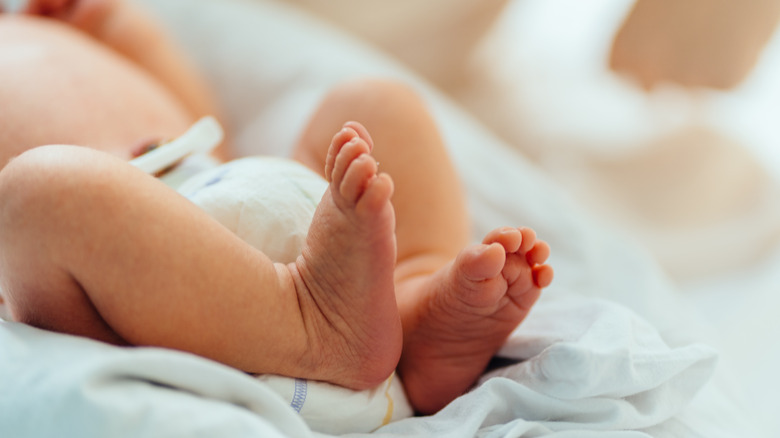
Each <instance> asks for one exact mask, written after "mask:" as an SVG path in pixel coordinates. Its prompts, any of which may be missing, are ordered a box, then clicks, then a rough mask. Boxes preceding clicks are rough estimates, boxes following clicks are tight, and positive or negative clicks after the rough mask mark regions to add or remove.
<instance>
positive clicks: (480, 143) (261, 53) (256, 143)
mask: <svg viewBox="0 0 780 438" xmlns="http://www.w3.org/2000/svg"><path fill="white" fill-rule="evenodd" d="M145 3H147V4H148V5H149V6H152V7H153V8H155V9H156V10H157V11H158V12H159V13H160V14H161V17H163V18H164V20H165V21H166V22H167V23H168V25H170V26H171V27H172V28H173V29H174V31H175V32H176V34H177V35H178V37H179V38H180V39H181V41H182V42H183V43H184V45H185V47H187V48H189V49H190V50H191V53H192V54H193V56H194V57H195V60H196V62H197V63H198V64H199V65H200V66H202V67H203V68H204V71H205V72H206V73H207V76H208V78H209V80H211V81H212V82H213V83H214V85H215V87H216V88H217V90H218V91H219V93H220V95H219V97H220V99H221V100H222V103H223V104H224V105H225V107H226V109H227V116H228V117H227V120H226V124H227V125H228V128H229V129H231V130H232V132H233V134H234V137H233V139H234V141H235V142H236V145H237V146H238V148H239V150H241V151H242V152H243V153H244V154H247V155H250V154H260V153H263V154H269V153H271V154H276V155H285V154H286V153H288V152H289V149H290V146H291V144H292V143H293V142H294V140H295V138H296V136H297V133H298V132H300V128H301V126H302V125H303V123H304V122H305V120H306V118H307V115H308V114H309V113H310V112H311V111H312V110H313V108H314V105H315V104H316V102H317V101H318V100H319V98H320V97H321V96H322V95H323V93H325V91H326V90H327V89H328V88H329V87H330V86H332V85H333V84H334V83H336V82H339V81H342V80H345V79H349V78H354V77H358V76H366V75H371V76H376V75H380V76H386V77H387V76H389V77H396V78H402V79H404V80H406V81H407V82H410V83H412V84H413V85H414V86H416V87H417V88H418V89H419V90H420V92H421V93H422V94H423V95H424V96H425V97H426V99H427V100H428V102H429V103H430V105H431V109H432V111H433V113H434V115H435V117H436V119H437V121H438V122H439V124H440V126H441V129H442V133H443V135H444V138H445V140H446V142H447V144H448V145H449V146H450V148H451V152H452V155H453V158H454V161H455V163H456V166H457V167H458V170H459V171H460V172H461V175H462V177H463V179H464V184H465V186H466V188H467V195H468V198H469V199H468V200H469V208H470V211H471V213H472V214H473V219H474V236H475V239H477V238H479V237H480V236H481V235H483V234H484V233H485V232H486V231H488V230H490V229H491V228H493V227H496V226H502V225H529V226H531V227H534V228H535V229H536V230H537V231H538V233H539V235H540V237H541V238H543V239H545V240H547V241H548V242H549V243H550V245H551V247H552V248H553V255H552V257H551V260H550V261H551V263H552V264H553V265H554V266H555V269H556V279H555V282H554V283H553V285H552V286H551V287H550V288H549V289H548V291H547V293H546V295H545V296H544V297H543V298H542V300H541V302H540V303H539V305H538V307H537V308H536V309H535V310H534V311H533V312H532V314H531V316H530V317H529V319H528V320H527V321H526V322H525V323H524V324H523V325H522V326H521V327H520V329H519V330H518V331H517V333H516V334H515V336H513V337H512V339H511V340H510V342H509V343H508V345H507V348H506V350H505V351H503V352H502V354H504V355H506V356H508V357H513V358H519V359H527V360H526V361H525V362H522V363H519V364H514V365H511V366H510V368H508V369H506V370H504V371H500V372H499V373H502V374H503V377H499V378H493V379H490V380H487V381H486V382H484V383H483V384H482V385H481V386H479V387H478V388H476V389H475V390H474V391H472V392H470V393H469V394H467V395H465V396H463V397H461V398H459V399H457V400H456V401H455V402H453V403H452V404H451V405H450V406H448V407H447V408H445V409H444V410H442V411H441V412H439V413H438V414H436V415H434V416H432V417H419V418H411V419H407V420H402V421H400V422H397V423H392V424H390V425H388V426H386V427H385V428H382V429H380V430H379V431H377V432H376V433H375V435H385V436H398V437H404V436H419V437H430V436H433V437H436V436H441V437H452V436H455V437H470V436H515V437H538V436H557V437H588V436H594V437H595V436H598V437H602V436H627V437H629V436H630V437H637V436H654V437H707V438H712V437H715V438H717V437H733V436H751V437H758V436H761V434H760V432H758V431H757V430H755V428H754V421H753V420H752V419H751V417H750V415H749V413H748V412H746V410H745V409H744V408H743V406H742V405H740V403H739V398H738V396H737V393H736V392H734V391H732V387H731V386H730V380H731V379H730V376H729V375H728V373H727V370H725V369H723V368H722V367H719V368H715V370H714V375H713V374H712V373H713V368H714V367H715V359H714V353H713V351H712V350H711V349H709V348H707V347H704V346H702V345H700V344H699V342H700V341H702V340H708V339H707V337H708V331H707V329H706V327H705V326H703V325H702V324H700V323H699V322H698V321H696V320H695V319H694V318H693V317H692V316H691V315H692V313H689V312H687V311H686V310H685V308H684V306H682V305H681V304H680V302H679V299H678V298H677V297H676V295H675V291H674V289H673V288H672V287H671V286H670V285H669V283H668V281H667V280H666V278H665V277H664V276H663V274H662V273H661V271H660V270H659V269H658V267H657V266H656V264H655V263H654V262H653V260H652V259H651V258H650V257H648V256H647V255H646V254H645V253H644V252H642V251H640V250H638V249H637V248H636V247H634V246H633V245H632V244H631V243H630V242H628V241H626V239H625V238H623V237H621V236H619V235H616V234H615V233H613V232H611V231H610V230H605V229H604V228H603V227H602V226H601V225H599V224H597V223H595V222H594V221H593V220H591V219H590V218H589V217H588V215H587V214H585V213H583V210H582V209H581V208H580V207H579V206H578V205H577V204H576V202H575V201H574V200H572V199H569V198H568V197H567V196H566V195H565V194H564V192H563V191H562V190H560V189H559V188H558V187H557V186H556V185H555V184H554V183H553V182H552V181H551V179H550V178H548V177H547V176H545V175H544V174H543V173H541V172H540V171H539V170H537V169H536V168H534V167H533V166H532V165H531V164H530V163H529V162H528V161H527V160H525V159H524V158H523V157H522V156H520V155H519V154H518V153H517V152H515V151H513V150H511V149H509V148H508V147H506V146H505V145H504V144H503V143H502V142H501V141H500V140H498V139H497V138H496V137H495V136H494V135H492V134H491V133H490V132H488V131H486V130H485V129H483V128H482V127H480V126H479V124H477V123H475V122H474V121H473V119H471V118H470V117H469V116H468V115H466V114H464V113H463V112H462V111H460V110H459V109H458V108H457V107H456V106H454V105H452V104H451V103H449V102H448V101H447V100H446V99H444V98H442V97H441V96H440V95H439V94H438V93H436V92H435V91H434V90H432V89H431V88H430V87H428V86H427V85H426V84H424V83H423V82H422V81H420V80H419V79H417V78H415V77H414V76H413V75H411V74H409V73H408V72H406V71H404V69H402V68H401V67H399V66H398V65H396V64H395V63H393V62H392V61H389V60H387V59H386V58H383V57H382V56H380V55H377V54H376V53H375V52H373V51H372V50H371V49H370V48H367V47H365V46H363V45H360V44H356V43H354V42H353V41H351V40H350V39H349V38H348V37H346V36H344V35H341V34H339V33H337V32H334V31H332V30H331V29H328V28H327V27H326V26H323V25H322V24H321V23H319V22H317V21H316V20H313V19H311V18H307V17H305V16H303V15H300V14H298V13H296V12H295V11H292V10H288V9H287V8H284V7H282V6H280V5H278V4H276V3H275V2H261V1H257V2H250V1H239V0H235V1H229V0H222V1H220V2H213V1H209V0H148V1H145ZM226 29H230V30H229V31H227V30H226ZM616 303H619V304H616ZM627 309H631V310H627ZM637 315H638V316H637ZM644 321H647V322H644ZM708 341H709V340H708ZM567 365H568V366H567ZM607 370H611V373H612V374H605V372H606V371H607ZM711 375H712V378H711V379H710V380H708V379H709V378H710V376H711ZM63 431H67V435H72V436H79V437H105V436H112V437H122V436H128V437H130V436H145V437H146V436H152V437H154V436H264V437H266V436H269V437H285V436H286V437H296V438H297V437H306V436H312V433H310V432H309V431H308V430H307V429H306V426H305V424H304V423H303V422H302V420H301V419H300V418H299V417H298V416H297V415H296V414H295V412H294V411H293V410H292V408H290V407H289V406H287V405H286V404H285V403H284V402H283V401H281V399H280V398H279V397H277V396H276V395H275V394H273V393H271V392H270V391H268V390H267V388H266V387H264V386H263V384H262V383H260V382H258V381H256V380H254V379H251V378H248V377H247V376H244V375H243V374H242V373H239V372H237V371H234V370H230V369H227V368H225V367H223V366H220V365H218V364H215V363H212V362H209V361H206V360H203V359H200V358H196V357H193V356H190V355H186V354H181V353H176V352H171V351H165V350H159V349H135V350H127V349H120V348H113V347H108V346H105V345H102V344H98V343H95V342H91V341H87V340H83V339H76V338H71V337H67V336H63V335H58V334H52V333H46V332H42V331H39V330H35V329H31V328H29V327H25V326H20V325H17V324H8V323H3V324H0V436H3V437H5V436H12V437H20V438H21V437H44V436H61V435H62V434H63V433H64V432H63Z"/></svg>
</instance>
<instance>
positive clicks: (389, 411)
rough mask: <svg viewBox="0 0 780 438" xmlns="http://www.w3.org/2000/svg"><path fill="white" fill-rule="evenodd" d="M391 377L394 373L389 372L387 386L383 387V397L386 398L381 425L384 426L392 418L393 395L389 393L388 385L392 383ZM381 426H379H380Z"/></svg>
mask: <svg viewBox="0 0 780 438" xmlns="http://www.w3.org/2000/svg"><path fill="white" fill-rule="evenodd" d="M393 377H395V373H393V374H390V378H388V379H387V387H385V398H387V412H386V413H385V419H384V420H382V426H386V425H387V424H389V423H390V420H392V419H393V396H391V395H390V385H392V384H393ZM380 427H381V426H380Z"/></svg>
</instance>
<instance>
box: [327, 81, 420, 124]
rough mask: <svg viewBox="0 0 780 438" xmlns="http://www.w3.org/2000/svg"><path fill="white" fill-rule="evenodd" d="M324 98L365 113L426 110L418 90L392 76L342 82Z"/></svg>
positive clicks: (412, 113)
mask: <svg viewBox="0 0 780 438" xmlns="http://www.w3.org/2000/svg"><path fill="white" fill-rule="evenodd" d="M326 101H331V102H333V103H335V104H339V105H346V106H349V107H353V108H355V109H359V110H361V111H360V112H361V114H365V115H366V117H380V118H386V117H387V116H388V115H392V116H393V117H394V118H397V117H402V116H411V117H416V116H418V115H420V113H427V107H426V104H425V102H424V100H423V98H422V97H421V96H420V94H419V93H418V92H417V90H415V89H414V88H413V87H412V86H410V85H409V84H406V83H404V82H401V81H398V80H393V79H360V80H354V81H350V82H345V83H342V84H340V85H338V86H336V87H335V88H333V89H332V90H331V91H330V93H328V95H327V96H326ZM361 122H364V120H361Z"/></svg>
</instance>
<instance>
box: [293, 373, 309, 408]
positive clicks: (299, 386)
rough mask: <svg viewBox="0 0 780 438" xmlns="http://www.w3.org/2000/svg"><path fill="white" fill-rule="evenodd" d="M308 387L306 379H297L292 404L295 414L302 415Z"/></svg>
mask: <svg viewBox="0 0 780 438" xmlns="http://www.w3.org/2000/svg"><path fill="white" fill-rule="evenodd" d="M307 387H308V383H307V381H306V379H295V392H294V393H293V399H292V403H290V406H292V408H293V409H295V412H298V413H300V412H301V409H303V404H304V403H306V393H307V392H308V388H307Z"/></svg>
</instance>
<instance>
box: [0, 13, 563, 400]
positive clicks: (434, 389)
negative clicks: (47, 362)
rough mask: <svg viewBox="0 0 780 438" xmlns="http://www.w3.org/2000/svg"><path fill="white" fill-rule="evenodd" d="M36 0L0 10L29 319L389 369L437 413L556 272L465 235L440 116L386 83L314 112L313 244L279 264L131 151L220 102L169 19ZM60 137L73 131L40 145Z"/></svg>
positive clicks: (297, 362) (0, 279)
mask: <svg viewBox="0 0 780 438" xmlns="http://www.w3.org/2000/svg"><path fill="white" fill-rule="evenodd" d="M27 12H28V13H29V14H30V15H37V16H38V17H35V16H32V17H30V16H27V17H22V16H11V15H0V64H1V65H3V68H0V102H1V104H2V107H3V111H4V113H3V118H2V123H3V126H2V129H0V163H3V168H2V170H0V288H1V289H2V293H3V297H2V299H3V300H4V302H5V305H6V306H7V307H8V309H9V311H10V314H11V315H12V317H13V319H15V320H16V321H20V322H24V323H28V324H31V325H34V326H37V327H40V328H44V329H49V330H54V331H58V332H63V333H69V334H75V335H82V336H86V337H90V338H93V339H96V340H101V341H105V342H108V343H112V344H116V345H152V346H162V347H168V348H174V349H179V350H184V351H189V352H192V353H195V354H199V355H202V356H204V357H207V358H210V359H214V360H217V361H219V362H222V363H224V364H227V365H230V366H233V367H235V368H237V369H240V370H243V371H246V372H251V373H272V374H280V375H285V376H292V377H302V378H308V379H313V380H321V381H326V382H330V383H333V384H337V385H341V386H344V387H348V388H353V389H365V388H370V387H373V386H375V385H377V384H378V383H380V382H382V381H384V380H385V379H386V378H387V377H388V376H389V375H390V374H391V373H392V372H393V371H394V370H397V372H398V374H399V375H400V376H401V377H402V380H403V383H404V387H405V390H406V393H407V396H408V398H409V401H410V403H411V404H412V406H413V407H414V409H415V410H416V411H418V412H420V413H433V412H436V411H437V410H439V409H441V408H442V407H443V406H445V405H446V404H447V403H449V402H450V401H451V400H453V399H454V398H455V397H457V396H459V395H460V394H462V393H463V392H465V391H466V390H468V389H469V388H470V387H471V386H472V385H473V384H474V382H475V381H476V379H477V378H478V377H479V375H480V374H481V373H482V372H483V370H484V369H485V367H486V365H487V363H488V361H489V360H490V358H491V357H492V356H493V355H494V354H495V353H496V351H497V350H498V349H499V348H500V347H501V345H502V344H503V343H504V341H505V340H506V338H507V337H508V336H509V335H510V333H511V332H512V331H513V330H514V329H515V328H516V327H517V326H518V324H520V323H521V322H522V321H523V319H524V318H525V317H526V315H527V314H528V312H529V310H530V309H531V307H532V306H533V304H534V303H535V302H536V300H537V299H538V297H539V294H540V291H541V289H542V288H544V287H546V286H547V285H549V284H550V282H551V281H552V276H553V273H552V269H551V268H550V267H549V266H548V265H546V264H545V263H544V262H545V260H546V259H547V257H548V255H549V247H548V246H547V244H546V243H544V242H542V241H540V240H537V239H536V237H535V234H534V232H533V231H532V230H531V229H528V228H510V227H507V228H500V229H496V230H494V231H492V232H491V233H489V234H488V235H487V236H485V238H484V240H483V242H482V243H481V244H477V245H468V241H469V227H468V219H467V213H466V209H465V206H464V198H463V195H462V193H461V192H460V190H459V183H458V180H457V176H456V174H455V171H454V169H453V166H452V165H451V163H450V161H449V159H448V157H447V155H446V151H445V147H444V145H443V144H442V139H441V138H440V137H439V134H438V131H437V129H436V126H435V123H434V121H433V119H432V118H431V116H430V115H429V114H428V112H427V110H426V108H425V106H424V104H423V103H422V101H421V100H420V99H419V98H418V97H417V96H416V95H415V94H414V93H413V92H412V91H411V90H409V89H408V88H406V87H404V86H402V85H399V84H396V83H391V82H385V81H360V82H354V83H349V84H344V85H342V86H339V87H337V88H336V89H334V90H332V91H331V92H330V93H329V94H328V95H327V96H326V97H325V99H324V100H323V102H322V103H321V105H320V107H319V108H318V110H317V111H316V112H315V113H314V114H313V116H312V118H311V119H310V121H309V123H308V125H307V127H306V128H305V130H304V132H303V133H302V134H301V137H300V140H299V142H298V144H297V146H296V148H295V152H294V158H295V159H297V160H298V161H299V162H301V163H303V164H304V165H306V166H308V167H309V168H311V169H312V170H314V171H316V172H318V173H319V174H320V175H321V176H322V177H324V178H325V180H326V181H327V182H328V189H327V190H326V192H325V194H324V196H323V198H322V200H321V201H320V203H319V205H318V207H317V210H316V212H315V214H314V219H313V221H312V224H311V226H310V228H309V231H308V235H307V238H306V242H305V244H304V246H303V249H302V253H301V255H300V256H299V257H298V258H297V259H296V261H295V262H293V263H289V264H282V263H275V262H273V261H272V260H270V259H269V258H268V257H267V256H266V255H265V254H263V253H262V252H260V251H258V250H256V249H254V248H252V247H251V246H249V245H248V244H247V243H245V242H244V241H242V240H241V239H239V238H238V237H237V236H236V235H235V234H233V233H232V232H230V231H228V230H227V229H226V228H225V227H223V226H222V225H220V224H219V223H217V222H216V221H215V220H213V219H212V218H211V217H210V216H208V215H207V214H206V213H205V212H203V211H202V210H200V209H199V208H198V207H196V206H195V205H193V204H192V203H191V202H190V201H188V200H187V199H185V198H184V197H182V196H181V195H179V194H178V193H177V192H175V191H173V190H172V189H170V188H169V187H167V186H165V185H164V184H163V183H162V182H160V181H159V180H157V179H155V178H153V177H150V176H148V175H146V174H144V173H143V172H141V171H139V170H138V169H136V168H135V167H133V166H131V165H130V164H128V162H127V161H128V160H129V159H131V158H133V157H134V156H136V155H138V154H140V153H142V151H143V150H144V149H145V148H146V146H147V145H148V144H150V143H156V142H158V141H159V140H161V139H165V138H172V137H175V136H177V135H178V134H180V133H181V132H183V131H184V130H185V129H186V128H187V127H188V126H189V125H190V124H191V123H192V122H193V121H194V120H195V119H196V118H197V117H199V116H200V115H203V114H208V113H214V112H215V111H214V109H213V106H212V104H211V100H210V98H209V97H208V93H207V92H206V91H205V87H204V86H202V85H201V81H200V80H199V79H198V78H197V75H196V74H195V73H194V72H193V71H192V70H191V69H189V68H188V67H187V65H186V62H184V60H183V59H182V56H181V55H180V54H178V53H177V52H176V51H175V49H174V48H173V47H172V45H171V44H170V43H169V42H167V40H166V39H165V37H164V35H163V34H162V33H161V32H159V31H158V30H157V29H156V28H155V27H154V26H153V25H152V24H151V22H150V21H148V20H147V18H146V17H145V16H144V15H143V14H142V13H141V12H140V11H138V10H136V9H135V8H134V7H133V6H132V4H130V3H123V2H118V1H109V0H71V1H68V0H37V1H32V2H31V3H30V5H29V6H28V10H27ZM40 16H46V17H49V18H43V19H42V18H41V17H40ZM352 120H359V121H360V122H359V123H358V122H356V121H352ZM369 132H370V134H369ZM334 133H335V135H334ZM55 143H56V144H73V145H80V146H40V145H51V144H55ZM218 156H219V157H221V158H228V157H230V155H229V151H228V150H227V149H226V147H223V148H222V149H221V150H220V151H218ZM379 163H381V169H382V171H383V172H378V168H379Z"/></svg>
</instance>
